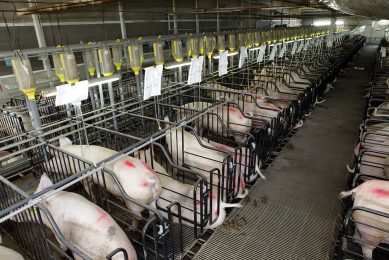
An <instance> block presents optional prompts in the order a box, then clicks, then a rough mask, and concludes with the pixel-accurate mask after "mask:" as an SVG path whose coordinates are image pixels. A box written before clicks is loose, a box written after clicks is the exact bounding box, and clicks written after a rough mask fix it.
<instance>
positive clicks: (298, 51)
mask: <svg viewBox="0 0 389 260" xmlns="http://www.w3.org/2000/svg"><path fill="white" fill-rule="evenodd" d="M303 47H304V41H301V42H300V45H299V48H298V49H297V53H300V52H301V50H302V49H303Z"/></svg>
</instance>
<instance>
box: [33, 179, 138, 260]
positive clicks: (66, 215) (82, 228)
mask: <svg viewBox="0 0 389 260" xmlns="http://www.w3.org/2000/svg"><path fill="white" fill-rule="evenodd" d="M51 185H53V183H52V182H51V180H50V179H49V178H48V177H47V176H46V175H45V174H43V175H42V177H41V179H40V182H39V185H38V188H37V189H36V191H35V192H39V191H41V190H44V189H46V188H48V187H50V186H51ZM41 205H42V206H44V207H46V208H47V209H48V211H49V212H50V214H51V215H52V217H53V219H54V221H55V223H56V224H57V226H58V228H59V230H60V231H61V233H62V235H63V237H64V238H65V239H66V240H67V241H69V242H70V243H71V244H73V245H74V246H76V247H77V248H78V249H80V250H81V251H82V252H83V253H85V254H86V255H88V256H89V257H90V258H91V259H94V260H104V259H106V256H107V255H108V254H110V253H111V252H112V251H114V250H115V249H117V248H123V249H125V250H126V251H127V254H128V259H131V260H136V259H137V255H136V252H135V249H134V247H133V246H132V244H131V242H130V240H129V239H128V237H127V236H126V234H125V233H124V232H123V230H122V229H121V228H120V226H119V225H118V224H117V223H116V222H115V221H114V220H113V218H112V217H111V216H110V215H109V214H108V213H107V212H106V211H104V210H103V209H102V208H100V207H99V206H97V205H95V204H93V203H92V202H90V201H89V200H87V199H85V198H84V197H82V196H81V195H78V194H76V193H73V192H67V191H58V192H57V193H55V194H54V195H52V196H50V197H48V198H47V199H46V200H44V201H43V202H41ZM42 216H43V217H42V220H43V222H44V224H45V225H46V226H47V227H49V228H50V229H51V228H52V226H51V224H50V223H49V222H48V219H47V218H46V217H45V215H44V214H42ZM58 242H59V243H60V245H61V248H62V249H63V250H66V246H65V245H63V244H62V243H61V242H60V241H58ZM73 256H74V259H75V260H78V259H82V258H81V257H80V256H78V255H77V254H75V253H73ZM112 259H116V260H121V259H124V258H123V254H122V253H118V254H116V255H115V256H114V257H112Z"/></svg>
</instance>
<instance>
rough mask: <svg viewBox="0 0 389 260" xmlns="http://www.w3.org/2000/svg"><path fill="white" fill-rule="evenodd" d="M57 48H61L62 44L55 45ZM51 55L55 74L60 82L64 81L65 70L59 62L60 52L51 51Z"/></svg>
mask: <svg viewBox="0 0 389 260" xmlns="http://www.w3.org/2000/svg"><path fill="white" fill-rule="evenodd" d="M57 48H62V46H57ZM51 57H52V58H53V64H54V70H55V75H56V76H57V77H58V79H59V81H60V82H65V70H64V68H63V67H62V63H61V52H53V53H52V54H51Z"/></svg>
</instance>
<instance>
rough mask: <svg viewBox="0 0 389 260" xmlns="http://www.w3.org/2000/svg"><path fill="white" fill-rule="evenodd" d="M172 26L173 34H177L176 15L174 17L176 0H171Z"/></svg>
mask: <svg viewBox="0 0 389 260" xmlns="http://www.w3.org/2000/svg"><path fill="white" fill-rule="evenodd" d="M173 26H174V28H173V29H174V34H178V25H177V15H176V0H173Z"/></svg>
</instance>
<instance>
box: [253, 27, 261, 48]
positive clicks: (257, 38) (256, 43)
mask: <svg viewBox="0 0 389 260" xmlns="http://www.w3.org/2000/svg"><path fill="white" fill-rule="evenodd" d="M259 45H261V32H259V31H258V32H255V33H254V46H255V47H258V46H259Z"/></svg>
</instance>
